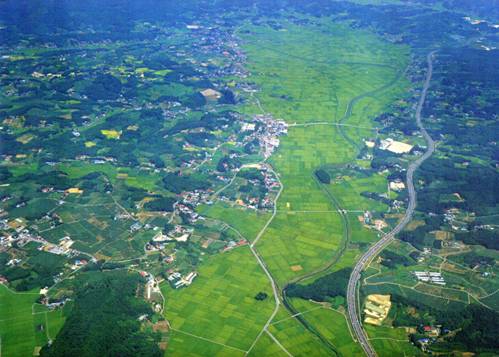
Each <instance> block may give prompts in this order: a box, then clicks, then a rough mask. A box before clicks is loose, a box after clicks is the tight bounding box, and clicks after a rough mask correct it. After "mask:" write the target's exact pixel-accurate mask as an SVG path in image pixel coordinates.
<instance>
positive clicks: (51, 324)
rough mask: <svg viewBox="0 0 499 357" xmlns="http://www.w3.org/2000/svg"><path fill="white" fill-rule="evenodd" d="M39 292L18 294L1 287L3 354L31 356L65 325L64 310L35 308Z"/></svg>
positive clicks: (1, 351) (0, 332)
mask: <svg viewBox="0 0 499 357" xmlns="http://www.w3.org/2000/svg"><path fill="white" fill-rule="evenodd" d="M39 296H40V295H39V294H38V292H26V293H16V292H13V291H12V290H9V289H8V288H7V287H5V286H4V285H1V284H0V316H1V319H0V353H1V354H2V355H5V356H32V355H36V351H38V349H39V348H40V347H41V346H43V345H45V344H46V343H47V341H48V340H49V339H53V338H55V336H56V335H57V333H58V332H59V330H60V329H61V327H62V325H63V324H64V319H65V317H64V310H57V311H49V310H48V309H47V308H46V307H44V306H41V305H34V304H35V302H36V300H37V299H38V297H39Z"/></svg>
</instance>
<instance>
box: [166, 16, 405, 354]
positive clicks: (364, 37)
mask: <svg viewBox="0 0 499 357" xmlns="http://www.w3.org/2000/svg"><path fill="white" fill-rule="evenodd" d="M324 26H326V25H324ZM244 30H245V31H241V32H242V35H241V36H242V37H243V39H244V50H245V51H246V53H247V54H248V69H249V70H250V72H251V73H252V76H251V80H252V81H253V82H254V83H255V84H257V86H258V87H259V88H260V89H261V91H260V92H258V93H257V94H256V95H255V96H256V98H257V102H256V103H255V105H254V106H253V105H247V106H246V107H245V109H244V110H245V112H247V113H249V114H251V113H255V114H259V113H261V110H263V111H264V112H266V113H270V114H271V115H272V116H274V117H276V118H282V119H284V120H285V121H286V122H287V123H288V124H289V125H290V127H289V131H288V135H287V136H285V137H283V138H282V139H281V141H282V142H281V145H280V147H279V149H278V150H277V152H276V153H275V154H274V155H273V156H272V157H271V158H270V161H269V163H270V164H271V165H272V167H273V169H274V170H275V171H276V173H277V174H278V176H279V179H280V182H281V184H282V193H281V195H280V196H279V199H278V201H277V202H276V212H275V215H274V216H270V214H269V215H267V216H258V215H256V214H255V213H254V212H252V211H246V210H244V209H242V208H241V209H239V208H234V207H229V206H227V205H222V204H216V205H214V206H212V207H204V208H202V210H201V212H202V213H203V214H205V215H207V216H209V217H211V218H215V219H217V220H221V221H225V222H226V223H227V224H229V225H231V226H233V227H235V228H236V229H237V230H238V231H240V232H241V233H242V235H243V236H246V237H247V238H248V239H249V240H250V241H251V240H253V239H254V237H255V236H256V235H258V233H259V232H260V230H261V229H262V228H263V227H264V225H265V223H266V222H267V221H268V220H269V219H270V221H269V225H268V227H266V229H265V230H264V231H263V234H262V235H261V237H260V240H259V241H258V242H257V243H256V245H255V248H256V250H257V251H258V252H259V254H261V257H262V259H263V261H264V262H265V265H266V266H267V267H268V269H269V271H270V273H271V274H272V277H273V278H274V279H275V281H276V283H277V284H278V285H279V286H280V287H282V286H284V285H286V283H288V282H289V281H290V280H293V279H297V278H300V277H301V276H305V275H306V274H307V273H311V272H314V271H318V270H320V269H321V268H323V267H324V268H327V266H328V264H330V263H331V262H333V261H335V262H336V264H335V265H334V269H335V270H337V269H340V268H341V267H347V266H351V264H352V262H353V261H354V259H355V257H356V256H357V255H358V254H359V253H360V250H359V247H356V246H355V245H353V246H350V244H354V243H367V242H372V241H373V240H374V239H376V233H374V232H372V231H369V230H367V229H366V228H364V227H362V226H361V224H360V223H359V221H358V218H357V217H358V216H359V215H362V213H363V212H364V211H365V210H372V211H379V212H383V211H386V209H387V207H386V205H384V204H382V203H379V202H377V201H373V200H370V199H367V198H364V197H361V196H360V193H361V192H362V191H364V190H369V191H374V192H378V193H383V192H385V191H386V177H383V176H370V177H353V178H351V179H349V180H341V177H340V179H339V180H338V182H336V184H333V185H330V187H328V188H327V189H325V187H324V186H322V185H321V184H320V183H319V182H318V180H317V179H316V178H315V174H314V173H315V171H316V170H317V169H319V168H321V167H333V168H334V167H338V169H341V168H342V167H345V165H347V164H349V163H352V162H357V161H358V160H357V161H356V156H357V154H358V150H359V149H358V147H362V146H363V140H367V139H372V138H375V137H376V129H375V127H374V124H373V121H372V119H373V118H374V117H375V116H376V115H377V114H379V113H381V111H382V110H383V109H384V108H386V106H387V105H389V103H390V102H392V101H394V100H395V99H396V98H397V97H398V96H400V95H402V93H403V91H404V89H405V88H406V86H407V83H406V82H405V80H402V79H400V80H399V81H397V79H398V77H400V73H401V71H403V69H404V66H405V65H406V61H407V51H406V49H405V48H403V47H396V46H393V45H390V44H388V43H385V42H382V41H380V40H378V39H377V38H376V37H374V36H372V35H370V34H369V33H367V32H363V31H358V32H356V31H353V32H352V31H351V29H348V30H347V29H346V28H343V27H342V26H337V27H336V26H333V27H328V28H327V31H319V29H318V28H315V27H314V26H310V27H303V26H297V25H292V24H286V26H285V30H282V31H275V30H273V29H271V28H266V27H264V26H260V27H255V26H252V27H248V28H245V29H244ZM326 33H327V35H326ZM380 88H382V89H380ZM376 89H380V90H379V92H376ZM363 94H366V97H365V98H363V97H362V95H363ZM356 97H360V98H357V99H356V101H355V105H351V106H349V102H350V101H353V100H354V98H356ZM250 100H252V99H251V98H250ZM335 123H342V124H346V123H348V124H349V125H352V127H348V126H342V125H339V126H337V125H335ZM352 142H353V143H354V144H355V145H352ZM358 164H359V165H361V164H362V162H358ZM339 210H346V211H345V213H343V214H342V212H340V211H339ZM242 252H243V250H240V251H238V252H237V253H231V254H237V255H240V254H242ZM227 257H228V255H224V256H223V257H222V258H220V259H219V258H215V259H211V260H210V261H209V262H205V263H204V267H205V268H204V269H209V271H210V272H211V271H213V272H217V271H219V272H220V273H221V274H218V276H220V275H221V276H223V277H224V278H223V279H224V280H223V281H224V282H225V279H227V280H228V281H227V284H229V285H228V286H229V287H230V286H232V287H235V286H238V285H239V284H240V283H241V281H243V280H244V279H247V280H246V282H247V286H248V287H251V288H254V289H255V291H256V290H258V286H262V287H264V286H269V285H268V279H267V277H266V276H265V275H264V272H263V271H261V270H259V269H256V270H255V271H254V272H253V274H252V276H251V278H250V277H248V276H247V275H246V274H244V275H242V274H241V275H240V276H237V274H233V273H227V270H226V269H227V268H222V267H223V266H225V264H226V263H227ZM246 258H247V259H248V261H246ZM238 259H239V260H238V263H237V264H238V265H239V266H242V265H243V264H250V263H249V260H251V259H252V260H253V262H254V264H255V266H256V261H255V259H254V257H252V256H250V254H249V252H248V256H247V257H245V258H244V259H242V257H239V258H238ZM230 260H231V261H232V258H230ZM217 265H218V266H219V267H217ZM238 269H239V268H238ZM231 271H232V269H231ZM326 271H327V270H326ZM203 275H206V274H203V268H201V270H200V278H199V280H198V281H196V283H195V284H193V287H192V289H189V292H188V293H187V292H185V293H184V292H176V291H170V290H169V289H164V292H165V296H166V299H167V304H166V311H167V312H166V317H167V319H169V320H170V322H171V325H172V329H173V331H174V332H173V334H172V337H171V342H170V344H171V351H174V352H177V353H179V354H180V353H185V354H190V353H192V354H195V351H194V350H193V348H194V347H193V346H192V345H190V344H189V343H188V341H189V340H192V339H193V338H195V337H193V335H196V336H199V337H198V340H199V342H200V344H199V349H200V350H198V351H197V352H199V353H201V352H203V353H207V352H209V351H214V352H213V353H215V354H220V355H225V354H230V353H232V354H236V355H237V353H238V351H236V350H234V349H233V350H232V351H230V349H231V348H239V349H240V350H242V351H246V350H247V349H248V348H250V346H251V342H253V341H251V338H250V336H249V335H251V337H252V338H253V339H254V338H255V337H256V334H257V331H256V330H257V329H255V330H254V329H253V326H255V324H256V325H257V326H260V328H263V326H264V324H265V321H266V318H269V317H270V312H271V310H272V306H273V299H271V298H270V297H269V298H268V299H267V300H266V304H267V305H266V309H267V310H265V309H258V314H256V312H253V313H251V314H248V313H244V311H246V310H245V309H246V308H247V305H245V304H242V305H241V306H240V307H239V308H238V309H234V310H232V303H233V302H234V301H233V299H232V298H231V297H233V296H234V294H236V295H239V292H241V295H239V296H240V299H242V300H244V299H252V298H253V297H252V295H251V294H254V293H253V292H251V294H249V293H247V295H246V297H245V298H244V297H243V296H244V293H242V291H241V290H237V291H235V290H228V289H227V290H225V289H222V290H219V291H220V293H221V294H222V296H220V297H218V299H219V300H220V301H222V302H223V301H228V299H229V300H230V305H229V306H230V307H231V308H227V309H224V310H223V311H224V315H222V314H218V316H217V317H212V319H210V320H208V319H207V317H206V316H207V315H209V314H210V312H211V311H218V308H217V307H216V306H215V307H214V306H212V305H211V303H210V302H211V301H212V300H211V295H208V299H207V298H206V295H205V294H206V291H211V290H212V289H215V285H214V283H213V281H217V282H219V281H218V278H217V277H216V276H215V275H213V274H212V273H209V278H208V280H207V279H205V278H202V277H203ZM314 277H315V278H316V277H317V276H314ZM241 279H243V280H241ZM239 289H241V288H239ZM260 289H263V288H260ZM196 290H197V291H199V294H201V295H200V296H199V297H198V294H197V292H196ZM243 291H244V290H243ZM224 294H226V295H224ZM201 296H203V298H201ZM200 301H202V303H201V302H200ZM245 301H247V300H245ZM293 305H296V306H294V307H295V308H297V309H298V310H299V311H300V312H305V313H304V318H305V319H306V321H307V322H308V324H309V325H310V326H312V329H314V330H318V334H319V335H321V336H322V337H323V338H324V339H326V340H327V341H329V342H328V343H330V345H329V346H327V345H325V344H324V342H323V341H321V340H320V339H319V338H318V337H317V334H313V333H311V332H310V330H309V329H307V328H305V327H304V326H303V325H302V324H301V323H300V322H299V321H298V320H296V319H294V318H292V317H291V316H290V314H289V312H288V311H287V310H286V309H284V307H282V306H281V307H280V308H279V311H278V314H277V315H276V316H275V317H274V319H273V320H272V321H271V325H270V326H269V328H268V333H263V334H262V335H261V336H260V337H259V339H258V340H257V341H256V344H255V345H254V347H252V348H251V351H250V354H251V355H255V356H256V355H275V356H279V355H283V354H286V351H287V352H289V353H291V354H292V355H296V356H301V355H307V354H311V353H313V354H314V355H328V354H331V353H336V354H338V355H352V354H354V355H355V354H359V353H360V348H359V346H358V345H356V344H355V343H354V342H353V339H352V337H351V335H349V333H348V331H349V330H348V328H347V321H346V319H345V316H344V315H343V314H342V313H340V312H338V311H335V310H331V309H327V308H322V307H321V308H319V309H315V310H314V308H316V307H315V306H313V304H312V305H311V304H310V303H308V302H305V301H298V300H296V301H293ZM310 308H312V311H308V310H310ZM243 310H244V311H243ZM265 311H266V313H265ZM241 313H242V314H245V315H246V319H248V318H249V319H250V320H251V321H247V322H246V323H245V324H244V326H246V329H247V333H246V334H245V335H240V334H237V333H235V332H234V329H235V328H236V326H237V324H233V323H232V321H234V322H237V321H238V317H239V316H241ZM225 314H227V315H225ZM225 319H228V320H227V321H230V322H227V321H226V320H225ZM191 320H192V321H196V322H197V323H196V324H194V323H189V322H188V321H191ZM199 321H202V323H199ZM217 321H218V322H217ZM257 321H260V322H259V323H258V322H257ZM241 323H242V322H241ZM250 326H251V327H250ZM176 330H180V331H182V332H178V331H176ZM187 333H189V334H191V335H188V334H187ZM345 333H346V335H345ZM207 339H208V340H211V341H212V345H211V346H208V345H206V343H207ZM276 341H277V342H276ZM279 344H280V345H279ZM224 345H226V346H224ZM227 346H230V347H227ZM239 352H241V351H239Z"/></svg>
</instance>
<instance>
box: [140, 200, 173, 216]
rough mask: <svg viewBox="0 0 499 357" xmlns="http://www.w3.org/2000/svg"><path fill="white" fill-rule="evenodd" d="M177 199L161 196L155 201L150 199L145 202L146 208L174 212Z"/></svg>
mask: <svg viewBox="0 0 499 357" xmlns="http://www.w3.org/2000/svg"><path fill="white" fill-rule="evenodd" d="M176 201H177V200H176V199H174V198H172V197H161V198H158V199H156V200H154V201H149V202H147V203H145V204H144V208H145V209H146V210H149V211H165V212H172V211H173V205H174V204H175V202H176Z"/></svg>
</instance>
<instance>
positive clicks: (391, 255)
mask: <svg viewBox="0 0 499 357" xmlns="http://www.w3.org/2000/svg"><path fill="white" fill-rule="evenodd" d="M381 258H382V261H381V265H384V266H386V267H388V268H395V267H396V266H397V265H403V266H405V267H407V266H409V265H413V264H414V260H413V259H412V258H408V257H406V256H404V255H400V254H397V253H395V252H392V251H391V250H384V251H383V252H382V253H381Z"/></svg>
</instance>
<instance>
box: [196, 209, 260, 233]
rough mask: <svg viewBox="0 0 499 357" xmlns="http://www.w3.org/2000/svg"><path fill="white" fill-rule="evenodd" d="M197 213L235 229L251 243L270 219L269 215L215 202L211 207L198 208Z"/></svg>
mask: <svg viewBox="0 0 499 357" xmlns="http://www.w3.org/2000/svg"><path fill="white" fill-rule="evenodd" d="M198 212H199V213H200V214H202V215H205V216H207V217H210V218H213V219H216V220H220V221H223V222H224V223H226V224H228V225H230V226H231V227H233V228H235V229H237V230H238V231H239V233H241V235H242V236H243V237H244V238H246V239H247V240H249V241H253V240H254V239H255V238H256V236H257V235H258V233H259V232H260V230H261V229H262V228H263V226H264V225H265V223H266V222H267V221H268V219H269V218H270V213H266V212H265V213H262V212H260V211H254V210H250V209H245V208H240V207H237V206H229V205H228V204H226V203H223V202H217V203H215V204H213V205H211V206H208V205H203V206H200V207H199V208H198Z"/></svg>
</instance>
